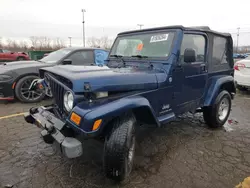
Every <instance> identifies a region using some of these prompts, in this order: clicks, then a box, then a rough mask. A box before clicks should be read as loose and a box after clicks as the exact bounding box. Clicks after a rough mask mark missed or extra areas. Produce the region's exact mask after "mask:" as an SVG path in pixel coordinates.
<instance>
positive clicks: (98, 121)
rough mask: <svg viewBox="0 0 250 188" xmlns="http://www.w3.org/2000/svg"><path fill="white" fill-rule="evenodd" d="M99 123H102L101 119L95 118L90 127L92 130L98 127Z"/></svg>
mask: <svg viewBox="0 0 250 188" xmlns="http://www.w3.org/2000/svg"><path fill="white" fill-rule="evenodd" d="M101 123H102V120H101V119H98V120H96V121H95V123H94V125H93V127H92V131H95V130H97V129H98V128H99V127H100V125H101Z"/></svg>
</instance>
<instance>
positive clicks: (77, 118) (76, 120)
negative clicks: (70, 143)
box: [70, 112, 81, 125]
mask: <svg viewBox="0 0 250 188" xmlns="http://www.w3.org/2000/svg"><path fill="white" fill-rule="evenodd" d="M70 121H72V122H74V123H75V124H76V125H80V122H81V116H79V115H77V114H76V113H75V112H72V114H71V116H70Z"/></svg>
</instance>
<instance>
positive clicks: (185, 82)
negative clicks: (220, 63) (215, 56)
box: [176, 33, 208, 112]
mask: <svg viewBox="0 0 250 188" xmlns="http://www.w3.org/2000/svg"><path fill="white" fill-rule="evenodd" d="M207 41H208V40H207V36H206V35H204V34H203V33H202V34H199V33H195V34H193V33H185V34H184V36H183V41H182V46H181V53H180V58H179V67H180V69H181V72H179V76H180V77H179V78H180V80H179V84H180V86H178V87H179V91H180V94H179V95H178V96H177V98H176V104H177V109H180V111H182V112H184V111H188V110H191V109H193V108H197V107H198V105H199V101H200V99H201V97H202V96H203V94H204V91H205V86H206V81H207V56H206V54H207ZM188 48H189V49H190V48H191V49H194V50H195V52H196V61H195V62H185V61H184V52H185V50H186V49H188Z"/></svg>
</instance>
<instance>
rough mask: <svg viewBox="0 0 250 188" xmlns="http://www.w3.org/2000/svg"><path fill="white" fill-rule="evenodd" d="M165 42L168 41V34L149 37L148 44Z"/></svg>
mask: <svg viewBox="0 0 250 188" xmlns="http://www.w3.org/2000/svg"><path fill="white" fill-rule="evenodd" d="M166 40H168V34H162V35H155V36H152V37H151V39H150V43H152V42H160V41H166Z"/></svg>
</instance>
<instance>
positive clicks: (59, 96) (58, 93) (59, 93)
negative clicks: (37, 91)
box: [48, 75, 66, 116]
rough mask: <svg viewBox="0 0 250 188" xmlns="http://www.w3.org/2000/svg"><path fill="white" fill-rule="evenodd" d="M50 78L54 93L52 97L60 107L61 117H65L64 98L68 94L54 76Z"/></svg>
mask: <svg viewBox="0 0 250 188" xmlns="http://www.w3.org/2000/svg"><path fill="white" fill-rule="evenodd" d="M48 77H49V80H48V81H49V86H50V89H51V92H52V95H53V97H54V100H55V103H56V105H57V107H58V112H59V113H60V115H61V116H63V115H64V107H63V96H64V93H65V92H66V90H65V88H64V87H63V85H62V84H61V83H60V82H58V81H57V80H56V79H55V78H54V77H53V76H51V75H48Z"/></svg>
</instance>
